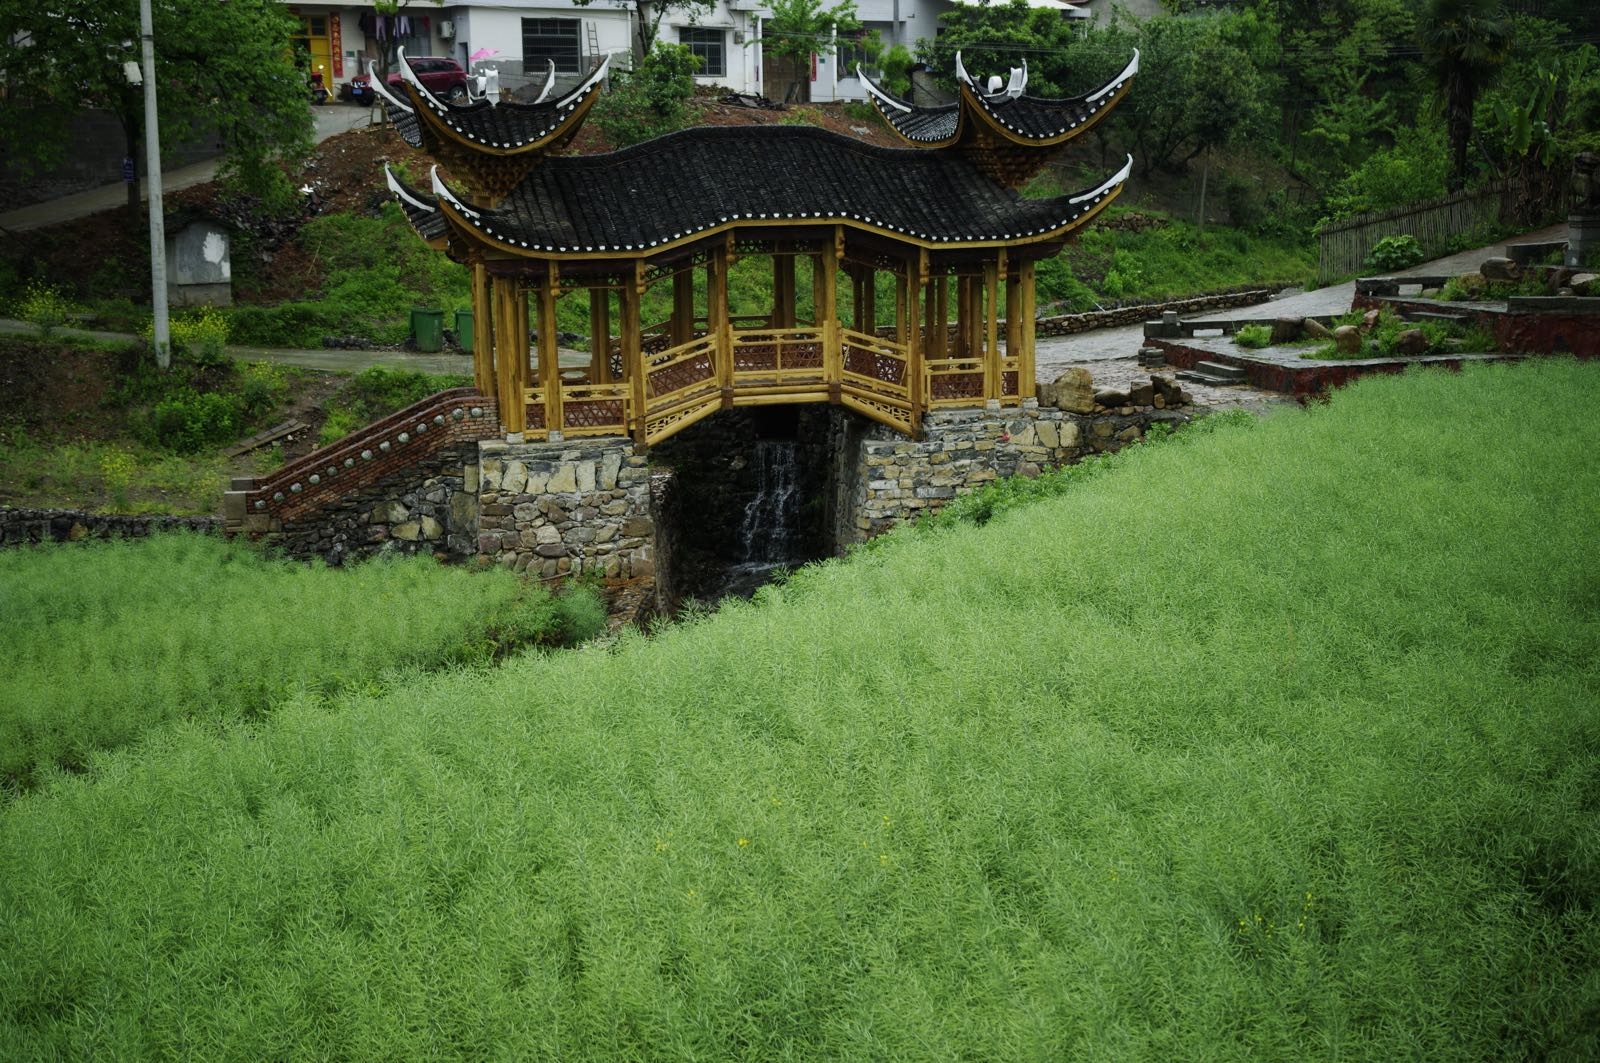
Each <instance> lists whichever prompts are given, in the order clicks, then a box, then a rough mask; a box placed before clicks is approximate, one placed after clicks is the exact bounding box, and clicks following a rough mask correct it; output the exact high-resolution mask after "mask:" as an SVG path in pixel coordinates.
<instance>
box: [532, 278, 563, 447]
mask: <svg viewBox="0 0 1600 1063" xmlns="http://www.w3.org/2000/svg"><path fill="white" fill-rule="evenodd" d="M558 268H559V267H557V265H556V264H555V263H554V262H551V263H550V265H549V268H548V269H546V270H545V273H544V280H543V281H542V282H540V284H539V383H540V385H541V386H542V387H543V388H544V426H545V428H546V429H547V430H549V431H554V432H559V431H560V430H561V429H562V428H563V427H564V425H563V422H562V419H561V418H562V409H561V351H560V350H559V349H558V347H557V340H556V296H558V295H560V294H561V278H560V274H559V273H558V272H557V271H558ZM527 303H528V301H527V300H526V299H524V300H523V301H522V304H523V308H524V311H523V312H524V313H526V312H527V311H526V308H527Z"/></svg>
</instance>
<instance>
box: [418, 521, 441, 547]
mask: <svg viewBox="0 0 1600 1063" xmlns="http://www.w3.org/2000/svg"><path fill="white" fill-rule="evenodd" d="M421 525H422V537H423V538H424V539H426V540H427V541H428V542H430V543H431V542H437V541H438V540H440V539H443V538H444V525H443V524H440V523H439V522H438V521H437V520H435V519H434V518H432V517H423V518H422V520H421Z"/></svg>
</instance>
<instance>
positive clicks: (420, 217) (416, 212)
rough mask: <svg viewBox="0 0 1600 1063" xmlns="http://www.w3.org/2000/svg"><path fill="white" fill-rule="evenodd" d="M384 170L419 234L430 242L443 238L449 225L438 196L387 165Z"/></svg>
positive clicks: (391, 188) (401, 206)
mask: <svg viewBox="0 0 1600 1063" xmlns="http://www.w3.org/2000/svg"><path fill="white" fill-rule="evenodd" d="M383 170H384V174H385V175H386V176H387V178H388V181H389V190H390V191H392V192H393V193H394V194H395V199H396V200H398V201H399V203H400V209H401V210H403V211H405V212H406V220H407V221H409V222H410V223H411V227H412V228H413V229H415V230H416V231H417V235H418V236H420V237H422V238H423V239H424V240H426V241H429V242H432V241H434V240H438V239H441V238H442V237H443V236H444V235H445V233H446V232H447V231H448V226H447V224H446V222H445V220H444V214H443V213H441V212H440V210H439V199H438V197H437V196H432V195H429V194H427V193H426V192H419V191H417V190H416V189H415V188H412V187H411V186H410V185H408V184H406V183H405V182H404V181H402V180H400V178H398V177H396V176H395V173H394V171H393V170H391V169H389V168H388V167H387V166H385V167H384V168H383Z"/></svg>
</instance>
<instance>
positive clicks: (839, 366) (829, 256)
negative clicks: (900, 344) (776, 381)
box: [811, 225, 844, 401]
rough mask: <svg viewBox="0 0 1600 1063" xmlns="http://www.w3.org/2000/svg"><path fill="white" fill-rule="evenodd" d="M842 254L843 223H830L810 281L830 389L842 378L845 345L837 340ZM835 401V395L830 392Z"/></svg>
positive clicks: (825, 376)
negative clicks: (828, 236) (830, 234)
mask: <svg viewBox="0 0 1600 1063" xmlns="http://www.w3.org/2000/svg"><path fill="white" fill-rule="evenodd" d="M843 256H844V226H842V225H835V226H834V227H833V239H831V240H828V241H826V242H825V243H824V244H823V245H822V253H821V254H819V255H818V256H817V261H816V266H815V267H814V268H815V270H816V272H815V273H814V274H813V277H814V279H815V283H814V284H812V290H813V293H814V296H813V298H814V300H815V301H814V302H813V303H812V314H811V316H812V317H814V318H816V321H815V324H816V326H817V328H818V329H819V330H820V331H821V333H822V375H823V379H824V380H826V381H827V382H828V387H829V391H830V392H831V391H832V390H833V388H834V387H835V386H837V385H838V384H839V382H840V381H842V380H843V379H844V348H843V345H842V344H841V343H840V342H839V259H840V258H842V257H843ZM830 397H832V398H833V399H834V400H835V401H837V399H838V396H837V395H832V396H830Z"/></svg>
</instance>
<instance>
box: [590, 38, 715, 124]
mask: <svg viewBox="0 0 1600 1063" xmlns="http://www.w3.org/2000/svg"><path fill="white" fill-rule="evenodd" d="M699 68H700V58H699V56H697V55H695V54H694V53H693V52H691V51H690V50H689V49H688V48H686V47H685V46H683V45H681V44H667V43H665V42H663V41H657V42H656V46H655V47H654V48H652V49H651V51H650V54H649V55H647V56H645V57H644V58H643V59H642V60H640V61H639V65H638V66H637V67H636V68H635V69H634V71H633V72H632V73H631V74H620V73H619V74H618V75H617V76H616V84H615V85H614V86H613V87H612V89H611V91H610V92H608V93H607V94H606V95H604V96H602V97H601V98H600V99H598V100H596V101H595V106H594V122H595V126H596V127H597V128H598V129H599V130H600V132H601V133H603V134H604V135H605V138H606V139H607V140H609V141H611V143H612V144H614V145H616V146H617V147H619V148H625V147H628V146H629V145H632V144H641V143H643V142H644V141H646V140H653V139H655V138H656V137H659V136H663V135H665V134H667V133H671V132H674V131H676V130H679V129H682V128H683V127H684V126H685V125H686V124H688V121H689V98H690V97H691V96H693V95H694V74H695V71H696V70H698V69H699Z"/></svg>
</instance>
